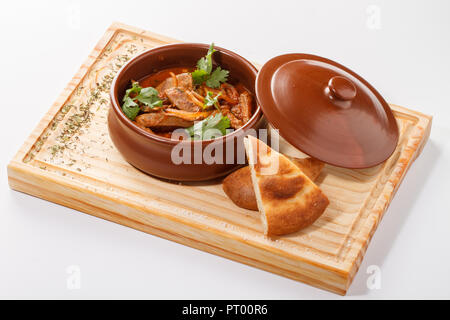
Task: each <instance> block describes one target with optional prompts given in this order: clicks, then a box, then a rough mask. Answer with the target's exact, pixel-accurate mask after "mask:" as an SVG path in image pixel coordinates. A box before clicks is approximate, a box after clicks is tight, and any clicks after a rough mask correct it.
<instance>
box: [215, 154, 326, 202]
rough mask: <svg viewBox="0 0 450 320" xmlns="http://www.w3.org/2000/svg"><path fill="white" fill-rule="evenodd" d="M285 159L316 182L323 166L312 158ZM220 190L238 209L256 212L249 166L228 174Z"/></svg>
mask: <svg viewBox="0 0 450 320" xmlns="http://www.w3.org/2000/svg"><path fill="white" fill-rule="evenodd" d="M287 157H288V158H289V160H291V161H292V163H293V164H295V165H296V166H297V167H299V168H300V170H301V171H302V172H303V173H304V174H305V175H307V176H308V178H309V179H311V180H312V181H316V179H317V178H318V177H319V175H320V173H321V171H322V169H323V167H324V165H325V163H323V162H322V161H319V160H317V159H313V158H303V159H300V158H293V157H289V156H287ZM222 188H223V191H224V192H225V193H226V195H227V196H228V197H229V198H230V199H231V201H233V202H234V204H235V205H237V206H238V207H241V208H244V209H248V210H254V211H258V204H257V203H256V196H255V191H254V190H253V183H252V177H251V172H250V167H249V166H245V167H242V168H240V169H238V170H236V171H234V172H233V173H231V174H229V175H228V176H227V177H226V178H225V179H224V180H223V182H222Z"/></svg>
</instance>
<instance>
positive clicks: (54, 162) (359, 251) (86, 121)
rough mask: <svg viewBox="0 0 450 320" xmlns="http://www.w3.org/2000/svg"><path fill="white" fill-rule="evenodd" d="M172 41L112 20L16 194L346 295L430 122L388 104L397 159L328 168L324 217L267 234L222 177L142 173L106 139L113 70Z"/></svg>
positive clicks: (11, 175)
mask: <svg viewBox="0 0 450 320" xmlns="http://www.w3.org/2000/svg"><path fill="white" fill-rule="evenodd" d="M174 42H179V41H178V40H175V39H171V38H168V37H165V36H161V35H157V34H154V33H151V32H148V31H144V30H141V29H139V28H135V27H131V26H127V25H124V24H121V23H117V22H116V23H113V24H112V26H111V27H109V28H108V30H107V31H106V33H105V35H104V36H103V37H102V38H101V39H100V41H99V42H98V43H97V45H96V47H95V48H94V50H93V51H92V52H91V54H90V55H89V56H88V58H87V60H86V61H85V62H84V63H83V64H82V66H81V68H80V69H79V71H78V72H77V73H76V75H75V76H74V78H73V79H72V80H71V81H70V82H69V84H68V85H67V87H66V88H65V89H64V91H63V93H62V94H61V95H60V96H59V97H58V99H57V100H56V102H55V103H54V104H53V105H52V107H51V108H50V110H49V111H48V112H47V113H46V114H45V115H44V117H43V119H42V120H41V121H40V122H39V124H38V125H37V127H36V128H35V129H34V130H33V132H32V133H31V135H30V136H29V137H28V139H27V140H26V141H25V143H24V144H23V146H22V147H21V148H20V150H19V151H18V152H17V154H16V156H15V157H14V158H13V159H12V160H11V162H10V163H9V165H8V181H9V184H10V186H11V188H12V189H15V190H18V191H22V192H24V193H27V194H31V195H34V196H37V197H40V198H42V199H46V200H49V201H52V202H55V203H58V204H61V205H64V206H67V207H70V208H73V209H76V210H79V211H82V212H85V213H88V214H91V215H94V216H97V217H100V218H103V219H106V220H109V221H113V222H116V223H119V224H122V225H125V226H129V227H131V228H134V229H137V230H140V231H144V232H147V233H150V234H154V235H156V236H159V237H163V238H165V239H169V240H172V241H175V242H178V243H181V244H185V245H188V246H190V247H194V248H197V249H200V250H203V251H206V252H210V253H213V254H216V255H219V256H222V257H225V258H228V259H232V260H234V261H238V262H241V263H244V264H247V265H250V266H254V267H257V268H260V269H263V270H266V271H269V272H272V273H276V274H279V275H282V276H284V277H288V278H291V279H294V280H297V281H301V282H304V283H307V284H310V285H312V286H315V287H318V288H321V289H325V290H329V291H332V292H335V293H338V294H345V293H346V292H347V290H348V288H349V286H350V284H351V282H352V280H353V278H354V276H355V274H356V272H357V270H358V268H359V266H360V264H361V261H362V259H363V257H364V254H365V252H366V250H367V247H368V245H369V243H370V240H371V238H372V236H373V234H374V232H375V230H376V228H377V226H378V224H379V222H380V220H381V219H382V217H383V215H384V213H385V211H386V209H387V207H388V206H389V203H390V201H391V200H392V197H393V196H394V194H395V192H396V190H397V189H398V187H399V185H400V183H401V181H402V179H403V177H404V176H405V174H406V172H407V170H408V169H409V167H410V166H411V164H412V162H413V160H414V159H415V158H417V156H418V155H419V154H420V152H421V151H422V149H423V147H424V145H425V143H426V141H427V139H428V137H429V134H430V130H431V122H432V118H431V117H430V116H427V115H424V114H421V113H419V112H416V111H412V110H409V109H406V108H403V107H400V106H395V105H391V108H392V109H393V110H394V112H395V115H396V118H397V121H398V123H399V127H400V141H399V145H398V147H397V149H396V151H395V152H394V154H393V155H392V156H391V158H390V159H388V160H387V161H386V163H385V164H382V165H379V166H377V167H374V168H369V169H364V170H349V169H342V168H336V167H332V166H326V168H325V169H324V172H323V173H322V174H321V176H320V178H319V181H318V185H319V186H320V187H321V188H322V189H323V190H324V192H326V193H327V195H328V196H329V198H330V201H331V204H330V206H329V208H328V209H327V210H326V211H325V213H324V214H323V215H322V217H320V218H319V219H318V220H317V221H316V223H314V224H313V225H312V226H311V227H309V228H307V229H305V230H302V231H300V232H298V233H295V234H293V235H288V236H284V237H277V238H267V237H265V236H264V235H263V234H262V226H261V224H260V220H259V216H258V213H256V212H252V211H248V210H244V209H240V208H238V207H236V206H234V204H232V202H231V201H230V200H229V199H228V198H227V197H226V195H225V194H224V193H223V191H222V189H221V185H220V181H218V180H217V181H215V182H213V183H207V184H201V183H184V184H174V183H168V182H165V181H162V180H158V179H156V178H153V177H150V176H146V175H144V174H143V173H141V172H139V171H138V170H136V169H134V168H133V167H131V166H130V165H129V164H128V163H126V162H125V161H124V160H123V158H122V157H121V156H120V154H119V153H118V152H117V151H116V150H115V148H114V147H113V145H112V142H111V140H110V139H109V136H108V132H107V126H106V115H107V112H108V110H109V105H108V98H109V97H108V94H109V84H110V82H111V80H112V78H113V76H114V75H115V73H116V72H117V71H118V70H119V69H120V67H121V66H122V65H123V64H124V63H125V62H126V61H128V60H129V59H130V58H131V57H132V56H134V55H135V54H138V53H139V52H142V51H144V50H148V49H150V48H153V47H155V46H160V45H163V44H168V43H174ZM78 118H82V119H83V122H82V123H77V122H76V121H75V120H76V119H78ZM74 119H75V120H74ZM74 123H75V125H74ZM287 148H288V147H287ZM286 150H287V151H289V150H288V149H286ZM189 195H191V196H189ZM205 195H208V196H205ZM192 199H198V201H196V202H195V201H192Z"/></svg>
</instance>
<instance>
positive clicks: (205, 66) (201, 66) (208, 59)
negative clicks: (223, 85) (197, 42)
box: [197, 43, 217, 74]
mask: <svg viewBox="0 0 450 320" xmlns="http://www.w3.org/2000/svg"><path fill="white" fill-rule="evenodd" d="M216 51H217V50H216V49H214V43H211V45H210V46H209V49H208V53H207V54H206V56H205V57H203V58H201V59H200V60H198V62H197V69H198V70H203V71H206V72H207V73H208V74H210V73H211V71H212V55H213V53H214V52H216Z"/></svg>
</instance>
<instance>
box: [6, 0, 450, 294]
mask: <svg viewBox="0 0 450 320" xmlns="http://www.w3.org/2000/svg"><path fill="white" fill-rule="evenodd" d="M370 5H375V7H371V6H370ZM374 8H375V9H374ZM378 9H379V13H380V15H379V18H380V19H379V22H380V23H379V24H377V19H376V17H374V16H373V14H374V12H375V11H376V10H378ZM375 14H376V13H375ZM449 14H450V1H445V0H443V1H379V0H372V1H366V0H362V1H361V0H359V1H281V0H272V1H244V0H240V1H231V0H227V1H198V2H189V1H185V0H184V1H176V2H175V1H149V0H147V1H130V0H127V1H56V0H55V1H1V5H0V33H1V34H0V43H1V50H0V75H1V76H0V90H1V91H0V93H1V94H0V99H1V102H0V105H1V112H2V116H1V119H2V121H1V124H0V134H1V152H0V159H1V166H0V168H1V169H0V174H1V177H0V185H1V192H0V197H1V198H0V297H1V298H187V299H189V298H193V299H196V298H211V299H216V298H223V299H230V298H232V299H241V298H244V299H247V298H248V299H259V298H268V299H272V298H273V299H278V298H280V299H281V298H282V299H305V298H306V299H310V298H331V299H334V298H339V299H341V298H342V297H340V296H337V295H334V294H331V293H328V292H326V291H322V290H319V289H315V288H312V287H309V286H307V285H304V284H301V283H298V282H295V281H292V280H289V279H285V278H282V277H280V276H276V275H273V274H270V273H267V272H264V271H260V270H258V269H255V268H251V267H247V266H244V265H241V264H239V263H235V262H232V261H229V260H226V259H223V258H220V257H216V256H213V255H211V254H207V253H204V252H201V251H198V250H195V249H191V248H188V247H184V246H182V245H179V244H176V243H172V242H170V241H166V240H163V239H160V238H157V237H154V236H151V235H147V234H144V233H141V232H138V231H135V230H133V229H129V228H126V227H123V226H120V225H116V224H114V223H110V222H107V221H104V220H101V219H98V218H94V217H91V216H88V215H85V214H82V213H79V212H77V211H74V210H71V209H68V208H65V207H61V206H59V205H55V204H53V203H49V202H46V201H43V200H40V199H37V198H34V197H31V196H27V195H24V194H21V193H18V192H15V191H11V190H10V189H9V187H8V184H7V174H6V165H7V163H8V161H9V160H10V159H11V158H12V157H13V155H14V154H15V152H16V151H17V150H18V148H19V147H20V145H21V144H22V142H23V141H24V140H25V139H26V138H27V136H28V135H29V133H30V132H31V131H32V129H33V128H34V127H35V126H36V124H37V123H38V121H39V120H40V119H41V117H42V116H43V115H44V113H45V112H46V111H47V110H48V108H49V107H50V105H51V104H52V103H53V101H54V100H55V99H56V97H57V96H58V94H59V93H60V92H61V91H62V89H63V88H64V87H65V85H66V83H67V82H68V81H69V80H70V79H71V77H72V76H73V75H74V73H75V72H76V71H77V69H78V68H79V66H80V65H81V63H82V62H83V61H84V60H85V58H86V56H87V55H88V54H89V53H90V51H91V50H92V49H93V47H94V46H95V44H96V42H97V41H98V39H99V38H100V37H101V36H102V34H103V33H104V31H105V30H106V28H107V27H108V26H109V25H110V23H111V22H112V21H115V20H117V21H121V22H124V23H127V24H131V25H135V26H138V27H141V28H144V29H147V30H151V31H153V32H157V33H161V34H165V35H168V36H171V37H174V38H178V39H181V40H184V41H195V42H205V43H209V42H211V41H214V42H215V43H216V44H217V45H220V46H223V47H225V48H229V49H231V50H234V51H237V52H238V53H240V54H241V55H243V56H245V57H247V58H249V59H251V60H253V61H257V62H261V63H263V62H265V61H266V60H268V59H269V58H271V57H273V56H275V55H278V54H282V53H287V52H308V53H313V54H318V55H321V56H325V57H328V58H331V59H333V60H337V61H338V62H341V63H342V64H344V65H346V66H348V67H350V68H351V69H353V70H355V71H357V72H358V73H359V74H361V75H362V76H363V77H365V78H366V79H367V80H368V81H369V82H371V83H372V84H373V85H374V86H375V87H376V88H377V89H378V90H379V91H380V92H381V93H382V94H383V95H384V97H385V98H386V100H387V101H389V102H391V103H394V104H398V105H402V106H406V107H409V108H412V109H415V110H418V111H421V112H423V113H426V114H431V115H433V116H434V120H433V129H432V131H431V138H430V140H429V142H428V144H427V146H426V147H425V149H424V150H423V154H422V155H421V156H420V157H419V159H418V160H417V161H416V162H415V163H414V165H413V166H412V168H411V170H410V171H409V173H408V174H407V176H406V178H405V180H404V181H403V183H402V185H401V187H400V189H399V190H398V193H397V195H396V196H395V199H394V200H393V202H392V204H391V206H390V208H389V210H388V211H387V213H386V215H385V217H384V219H383V221H382V223H381V224H380V225H379V227H378V230H377V232H376V233H375V236H374V237H373V240H372V242H371V244H370V247H369V249H368V251H367V254H366V256H365V259H364V261H363V263H362V266H361V268H360V270H359V272H358V274H357V276H356V278H355V280H354V282H353V285H352V286H351V288H350V290H349V292H348V295H347V297H346V298H347V299H352V298H369V299H372V298H450V268H449V264H450V249H449V247H450V205H449V203H450V182H449V181H450V170H449V165H450V149H449V144H450V143H449V138H450V125H449V120H450V103H449V93H450V80H449V75H450V62H449V58H450V19H449ZM374 19H375V20H374ZM71 265H76V266H79V268H80V270H81V288H80V289H78V290H69V289H68V288H67V286H66V281H67V278H68V274H67V268H68V267H69V266H71ZM370 265H377V266H379V268H380V270H381V288H380V289H378V290H370V289H368V288H367V286H366V281H367V278H368V277H369V274H367V273H366V270H367V268H368V266H370Z"/></svg>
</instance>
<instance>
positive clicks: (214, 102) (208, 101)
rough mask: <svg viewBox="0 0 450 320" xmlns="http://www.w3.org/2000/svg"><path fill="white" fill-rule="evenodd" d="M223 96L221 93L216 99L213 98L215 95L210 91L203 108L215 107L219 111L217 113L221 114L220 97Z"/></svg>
mask: <svg viewBox="0 0 450 320" xmlns="http://www.w3.org/2000/svg"><path fill="white" fill-rule="evenodd" d="M221 94H222V93H221V92H219V93H218V94H217V95H216V96H215V97H213V93H212V92H211V91H208V92H207V93H206V97H205V104H204V106H203V109H206V108H209V107H212V106H214V107H215V108H216V109H217V111H219V112H221V110H220V104H219V97H220V95H221Z"/></svg>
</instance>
